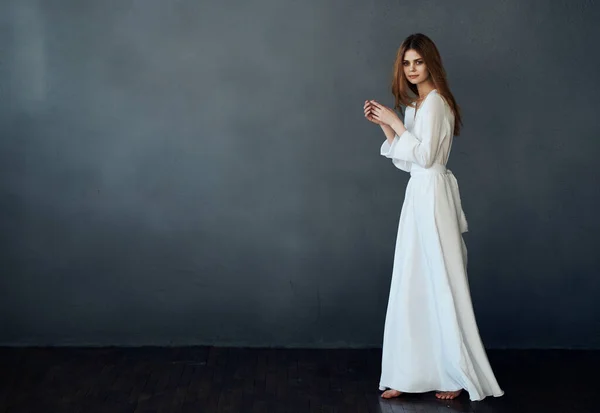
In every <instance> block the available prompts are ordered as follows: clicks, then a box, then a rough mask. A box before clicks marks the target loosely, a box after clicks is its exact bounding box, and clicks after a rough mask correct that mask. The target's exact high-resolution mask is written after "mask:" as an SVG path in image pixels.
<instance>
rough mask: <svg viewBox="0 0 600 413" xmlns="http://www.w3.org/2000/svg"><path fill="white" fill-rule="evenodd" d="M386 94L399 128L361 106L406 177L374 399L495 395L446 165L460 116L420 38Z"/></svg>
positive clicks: (389, 115) (437, 60)
mask: <svg viewBox="0 0 600 413" xmlns="http://www.w3.org/2000/svg"><path fill="white" fill-rule="evenodd" d="M392 92H393V94H394V96H395V98H396V104H395V108H397V109H400V106H401V105H403V106H406V111H405V117H404V122H402V121H401V120H400V119H399V118H398V116H397V115H396V113H395V112H394V111H393V110H391V109H390V108H387V107H385V106H383V105H381V104H380V103H378V102H376V101H373V100H370V101H366V102H365V108H364V109H365V117H366V118H367V119H368V120H369V121H371V122H373V123H375V124H377V125H379V126H380V127H381V129H382V130H383V132H384V134H385V136H386V140H385V141H384V142H383V145H382V146H381V154H382V155H383V156H385V157H387V158H390V159H391V160H392V162H393V164H394V165H395V166H396V167H397V168H399V169H401V170H403V171H406V172H410V175H411V178H410V180H409V182H408V185H407V188H406V193H405V198H404V204H403V206H402V212H401V214H400V222H399V226H398V235H397V238H396V251H395V255H394V266H393V271H392V282H391V287H390V295H389V300H388V307H387V315H386V319H385V332H384V337H383V357H382V372H381V379H380V383H379V388H380V390H385V391H384V392H383V394H382V397H384V398H391V397H397V396H399V395H400V394H401V393H402V392H414V393H421V392H428V391H433V390H436V391H437V393H436V396H437V397H438V398H440V399H453V398H455V397H457V396H458V395H459V394H460V392H461V391H462V390H463V389H464V390H466V391H467V392H468V393H469V397H470V399H471V400H482V399H483V398H485V397H486V396H490V395H492V396H496V397H498V396H501V395H502V394H504V393H503V391H502V390H501V389H500V387H499V386H498V383H497V382H496V378H495V377H494V373H493V372H492V369H491V367H490V364H489V362H488V358H487V355H486V353H485V350H484V347H483V344H482V342H481V339H480V336H479V331H478V329H477V323H476V321H475V315H474V313H473V306H472V303H471V296H470V292H469V284H468V280H467V273H466V267H467V249H466V246H465V243H464V241H463V237H462V234H463V233H464V232H466V231H467V221H466V219H465V215H464V213H463V210H462V206H461V201H460V195H459V190H458V183H457V181H456V178H455V177H454V175H453V174H452V172H451V171H450V170H448V169H446V166H445V165H446V163H447V162H448V156H449V154H450V147H451V145H452V138H453V136H454V135H458V134H459V132H460V125H461V123H462V122H461V117H460V111H459V108H458V105H457V104H456V101H455V100H454V97H453V96H452V93H451V92H450V89H449V88H448V83H447V81H446V73H445V70H444V68H443V66H442V61H441V57H440V54H439V52H438V50H437V48H436V46H435V44H434V43H433V42H432V41H431V40H430V39H429V38H428V37H427V36H425V35H423V34H420V33H417V34H413V35H411V36H409V37H408V38H407V39H406V40H405V41H404V42H403V43H402V45H401V46H400V49H399V50H398V54H397V57H396V63H395V65H394V78H393V82H392ZM412 96H416V98H413V97H412Z"/></svg>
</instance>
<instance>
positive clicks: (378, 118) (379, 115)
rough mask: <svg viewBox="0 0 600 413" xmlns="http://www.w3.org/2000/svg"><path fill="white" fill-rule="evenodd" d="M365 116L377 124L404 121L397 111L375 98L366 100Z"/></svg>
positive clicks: (392, 123)
mask: <svg viewBox="0 0 600 413" xmlns="http://www.w3.org/2000/svg"><path fill="white" fill-rule="evenodd" d="M365 118H367V119H368V120H369V121H370V122H373V123H375V124H377V125H381V124H384V125H389V126H391V125H394V124H395V123H398V122H399V123H402V121H401V120H400V118H399V117H398V115H396V112H394V111H393V110H392V109H390V108H388V107H386V106H383V105H382V104H380V103H378V102H376V101H374V100H365Z"/></svg>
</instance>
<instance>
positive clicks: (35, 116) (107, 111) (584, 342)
mask: <svg viewBox="0 0 600 413" xmlns="http://www.w3.org/2000/svg"><path fill="white" fill-rule="evenodd" d="M598 21H600V5H599V4H598V3H596V2H592V1H552V2H548V1H529V2H523V1H520V0H510V1H495V2H479V1H475V0H471V1H457V2H448V1H442V0H440V1H418V2H414V1H377V2H375V1H370V2H369V1H367V2H365V1H358V0H352V1H341V0H337V1H322V0H311V1H297V0H255V1H242V0H238V1H223V0H221V1H218V2H217V1H212V2H209V1H193V0H171V1H166V0H162V1H158V0H144V1H142V0H135V1H133V0H129V1H123V0H118V1H117V0H110V1H92V0H56V1H52V2H49V1H42V0H12V1H11V0H4V1H2V2H0V22H1V26H0V27H1V33H0V50H1V53H0V59H1V64H0V82H1V85H0V86H1V88H0V94H1V99H0V133H1V140H0V214H1V228H0V230H1V231H0V259H1V267H0V270H1V271H2V274H1V278H0V344H5V345H30V344H33V345H143V344H153V345H163V344H173V345H181V344H219V345H234V346H302V347H370V346H373V347H378V346H380V344H381V340H382V333H383V321H384V317H385V309H386V306H387V294H388V289H389V284H390V276H391V268H392V259H393V252H394V242H395V237H396V230H397V224H398V217H399V214H400V208H401V205H402V201H403V197H404V189H405V185H406V182H407V180H408V174H406V173H403V172H401V171H399V170H397V169H396V168H395V167H394V166H393V165H392V163H391V161H389V160H387V159H385V158H383V157H381V156H380V155H379V147H380V145H381V143H382V142H383V139H384V136H383V134H382V133H381V131H380V130H379V128H378V127H377V126H374V125H372V124H370V123H369V122H367V121H366V120H365V119H364V118H363V115H362V106H363V102H364V100H365V99H369V98H375V99H379V100H380V101H382V102H384V103H386V104H388V105H391V104H392V102H393V100H392V96H391V94H390V91H389V90H390V86H389V84H390V80H391V69H392V64H393V60H394V58H395V53H396V50H397V48H398V46H399V45H400V43H401V41H402V40H403V39H404V38H405V37H406V36H408V35H409V34H411V33H414V32H423V33H425V34H427V35H429V36H430V37H432V39H433V40H434V41H435V42H436V43H437V45H438V47H439V49H440V51H441V53H442V56H443V61H444V64H445V66H446V69H447V72H448V76H449V81H450V86H451V88H452V90H453V92H454V94H455V97H456V99H457V101H458V102H459V104H460V105H461V107H462V109H463V114H464V122H465V127H464V130H463V134H462V135H461V136H460V137H458V138H457V139H456V140H455V146H454V148H453V153H452V156H451V160H450V163H449V166H450V167H451V169H452V170H453V171H454V173H455V175H456V176H457V178H458V180H459V183H460V186H461V191H462V196H463V206H464V208H465V211H466V214H467V218H468V219H469V224H470V230H471V231H470V233H468V234H467V235H466V236H465V239H466V242H467V245H468V248H469V279H470V284H471V290H472V296H473V301H474V306H475V310H476V315H477V319H478V323H479V328H480V332H481V335H482V338H483V340H484V344H485V345H486V346H487V347H489V348H502V347H512V348H524V347H527V348H533V347H562V348H575V347H587V348H600V316H599V314H600V300H599V297H600V281H599V278H598V275H599V274H598V268H599V264H600V252H599V250H598V246H597V245H596V243H597V238H598V231H599V230H600V218H599V206H600V202H599V201H600V190H599V188H600V187H599V186H598V184H597V183H596V181H595V178H596V177H597V175H598V173H597V171H596V168H597V160H598V157H599V150H600V143H599V137H600V136H599V129H600V128H599V126H600V125H599V117H600V115H599V113H600V112H599V111H600V98H599V97H598V91H599V83H600V81H599V80H598V73H599V72H598V67H599V66H598V64H599V63H600V58H599V57H598V53H597V50H598V40H599V39H600V29H599V28H598V27H599V26H598V24H597V22H598Z"/></svg>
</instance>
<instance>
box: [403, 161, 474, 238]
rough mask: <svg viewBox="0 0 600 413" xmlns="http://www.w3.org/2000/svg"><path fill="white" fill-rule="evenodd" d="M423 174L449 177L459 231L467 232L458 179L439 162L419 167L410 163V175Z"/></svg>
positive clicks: (467, 226)
mask: <svg viewBox="0 0 600 413" xmlns="http://www.w3.org/2000/svg"><path fill="white" fill-rule="evenodd" d="M424 174H440V175H446V176H447V177H448V178H450V188H451V189H452V201H453V202H454V206H455V208H456V213H457V214H458V217H457V218H458V225H459V227H460V232H461V233H464V232H467V231H468V230H469V225H468V223H467V217H466V216H465V212H464V211H463V209H462V202H461V200H460V190H459V188H458V181H457V180H456V177H455V176H454V174H453V173H452V171H451V170H450V169H447V168H446V166H445V165H442V164H439V163H435V164H433V165H431V167H429V168H421V167H419V166H416V165H415V164H412V165H411V168H410V176H421V175H424Z"/></svg>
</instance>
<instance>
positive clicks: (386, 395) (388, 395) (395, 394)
mask: <svg viewBox="0 0 600 413" xmlns="http://www.w3.org/2000/svg"><path fill="white" fill-rule="evenodd" d="M401 394H402V392H401V391H398V390H394V389H389V390H386V391H384V392H383V393H381V397H383V398H384V399H391V398H393V397H398V396H400V395H401Z"/></svg>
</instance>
